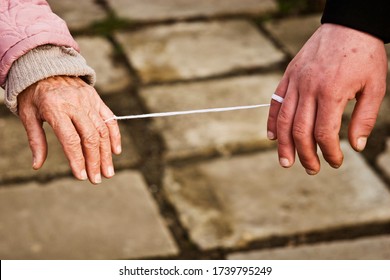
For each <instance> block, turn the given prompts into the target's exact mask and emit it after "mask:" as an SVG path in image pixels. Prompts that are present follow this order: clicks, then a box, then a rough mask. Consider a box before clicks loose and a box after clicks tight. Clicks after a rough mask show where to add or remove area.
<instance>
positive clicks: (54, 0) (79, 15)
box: [47, 0, 106, 30]
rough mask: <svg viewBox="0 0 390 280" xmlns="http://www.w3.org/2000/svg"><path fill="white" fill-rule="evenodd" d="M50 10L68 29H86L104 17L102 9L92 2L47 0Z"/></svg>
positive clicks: (90, 0) (92, 0)
mask: <svg viewBox="0 0 390 280" xmlns="http://www.w3.org/2000/svg"><path fill="white" fill-rule="evenodd" d="M47 2H48V3H49V4H50V7H51V8H52V10H53V11H54V12H55V13H56V14H57V15H59V16H60V17H61V18H62V19H64V20H65V21H66V23H67V25H68V27H69V28H70V29H74V30H76V29H77V30H78V29H83V28H87V27H88V26H90V25H91V24H92V23H94V22H96V21H99V20H103V19H104V18H105V17H106V12H105V11H104V9H103V8H102V7H101V6H99V5H98V4H96V1H94V0H83V1H78V0H66V1H59V0H47Z"/></svg>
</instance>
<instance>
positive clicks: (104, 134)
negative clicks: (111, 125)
mask: <svg viewBox="0 0 390 280" xmlns="http://www.w3.org/2000/svg"><path fill="white" fill-rule="evenodd" d="M97 130H98V132H99V135H100V137H101V138H103V139H108V138H109V137H110V133H109V131H108V128H107V126H105V125H104V124H102V125H100V126H99V127H98V128H97Z"/></svg>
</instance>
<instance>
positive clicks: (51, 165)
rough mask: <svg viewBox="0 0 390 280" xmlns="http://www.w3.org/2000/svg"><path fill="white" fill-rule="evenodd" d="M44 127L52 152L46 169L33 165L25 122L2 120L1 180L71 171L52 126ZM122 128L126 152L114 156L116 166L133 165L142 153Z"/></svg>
mask: <svg viewBox="0 0 390 280" xmlns="http://www.w3.org/2000/svg"><path fill="white" fill-rule="evenodd" d="M44 128H45V131H46V135H47V142H48V147H49V153H48V157H47V160H46V162H45V164H44V166H43V167H42V169H40V170H39V171H34V170H33V169H32V167H31V166H32V155H31V151H30V148H29V145H28V141H27V134H26V132H25V130H24V128H23V125H22V123H21V122H20V121H19V120H18V119H17V118H16V117H13V116H12V117H9V118H1V119H0V155H1V156H0V180H9V179H15V178H19V179H20V178H29V177H45V176H54V175H58V174H66V173H69V172H70V168H69V164H68V161H67V159H66V157H65V156H64V153H63V151H62V147H61V145H60V144H59V142H58V140H57V138H56V136H55V135H54V133H53V131H52V129H51V128H50V127H49V126H48V125H45V126H44ZM121 130H122V146H123V153H122V155H120V156H116V157H115V158H114V165H115V166H116V167H125V166H133V165H135V164H136V163H137V162H138V161H139V156H138V154H137V152H136V150H135V147H134V144H133V142H132V140H131V138H130V136H129V133H128V132H127V131H126V130H125V129H124V127H122V129H121Z"/></svg>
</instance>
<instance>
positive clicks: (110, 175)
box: [107, 166, 115, 177]
mask: <svg viewBox="0 0 390 280" xmlns="http://www.w3.org/2000/svg"><path fill="white" fill-rule="evenodd" d="M107 175H108V176H109V177H112V176H114V175H115V171H114V167H112V166H109V167H108V168H107Z"/></svg>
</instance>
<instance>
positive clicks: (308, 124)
mask: <svg viewBox="0 0 390 280" xmlns="http://www.w3.org/2000/svg"><path fill="white" fill-rule="evenodd" d="M299 93H300V94H299V97H300V98H299V101H298V107H297V109H296V114H295V118H294V125H293V138H294V143H295V148H296V150H297V153H298V156H299V160H300V162H301V164H302V166H303V167H304V168H305V169H306V172H307V174H309V175H315V174H317V173H318V172H319V171H320V161H319V158H318V155H317V143H316V141H315V140H314V124H315V119H316V110H317V105H316V100H315V98H314V97H313V95H312V94H304V89H301V90H300V92H299Z"/></svg>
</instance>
